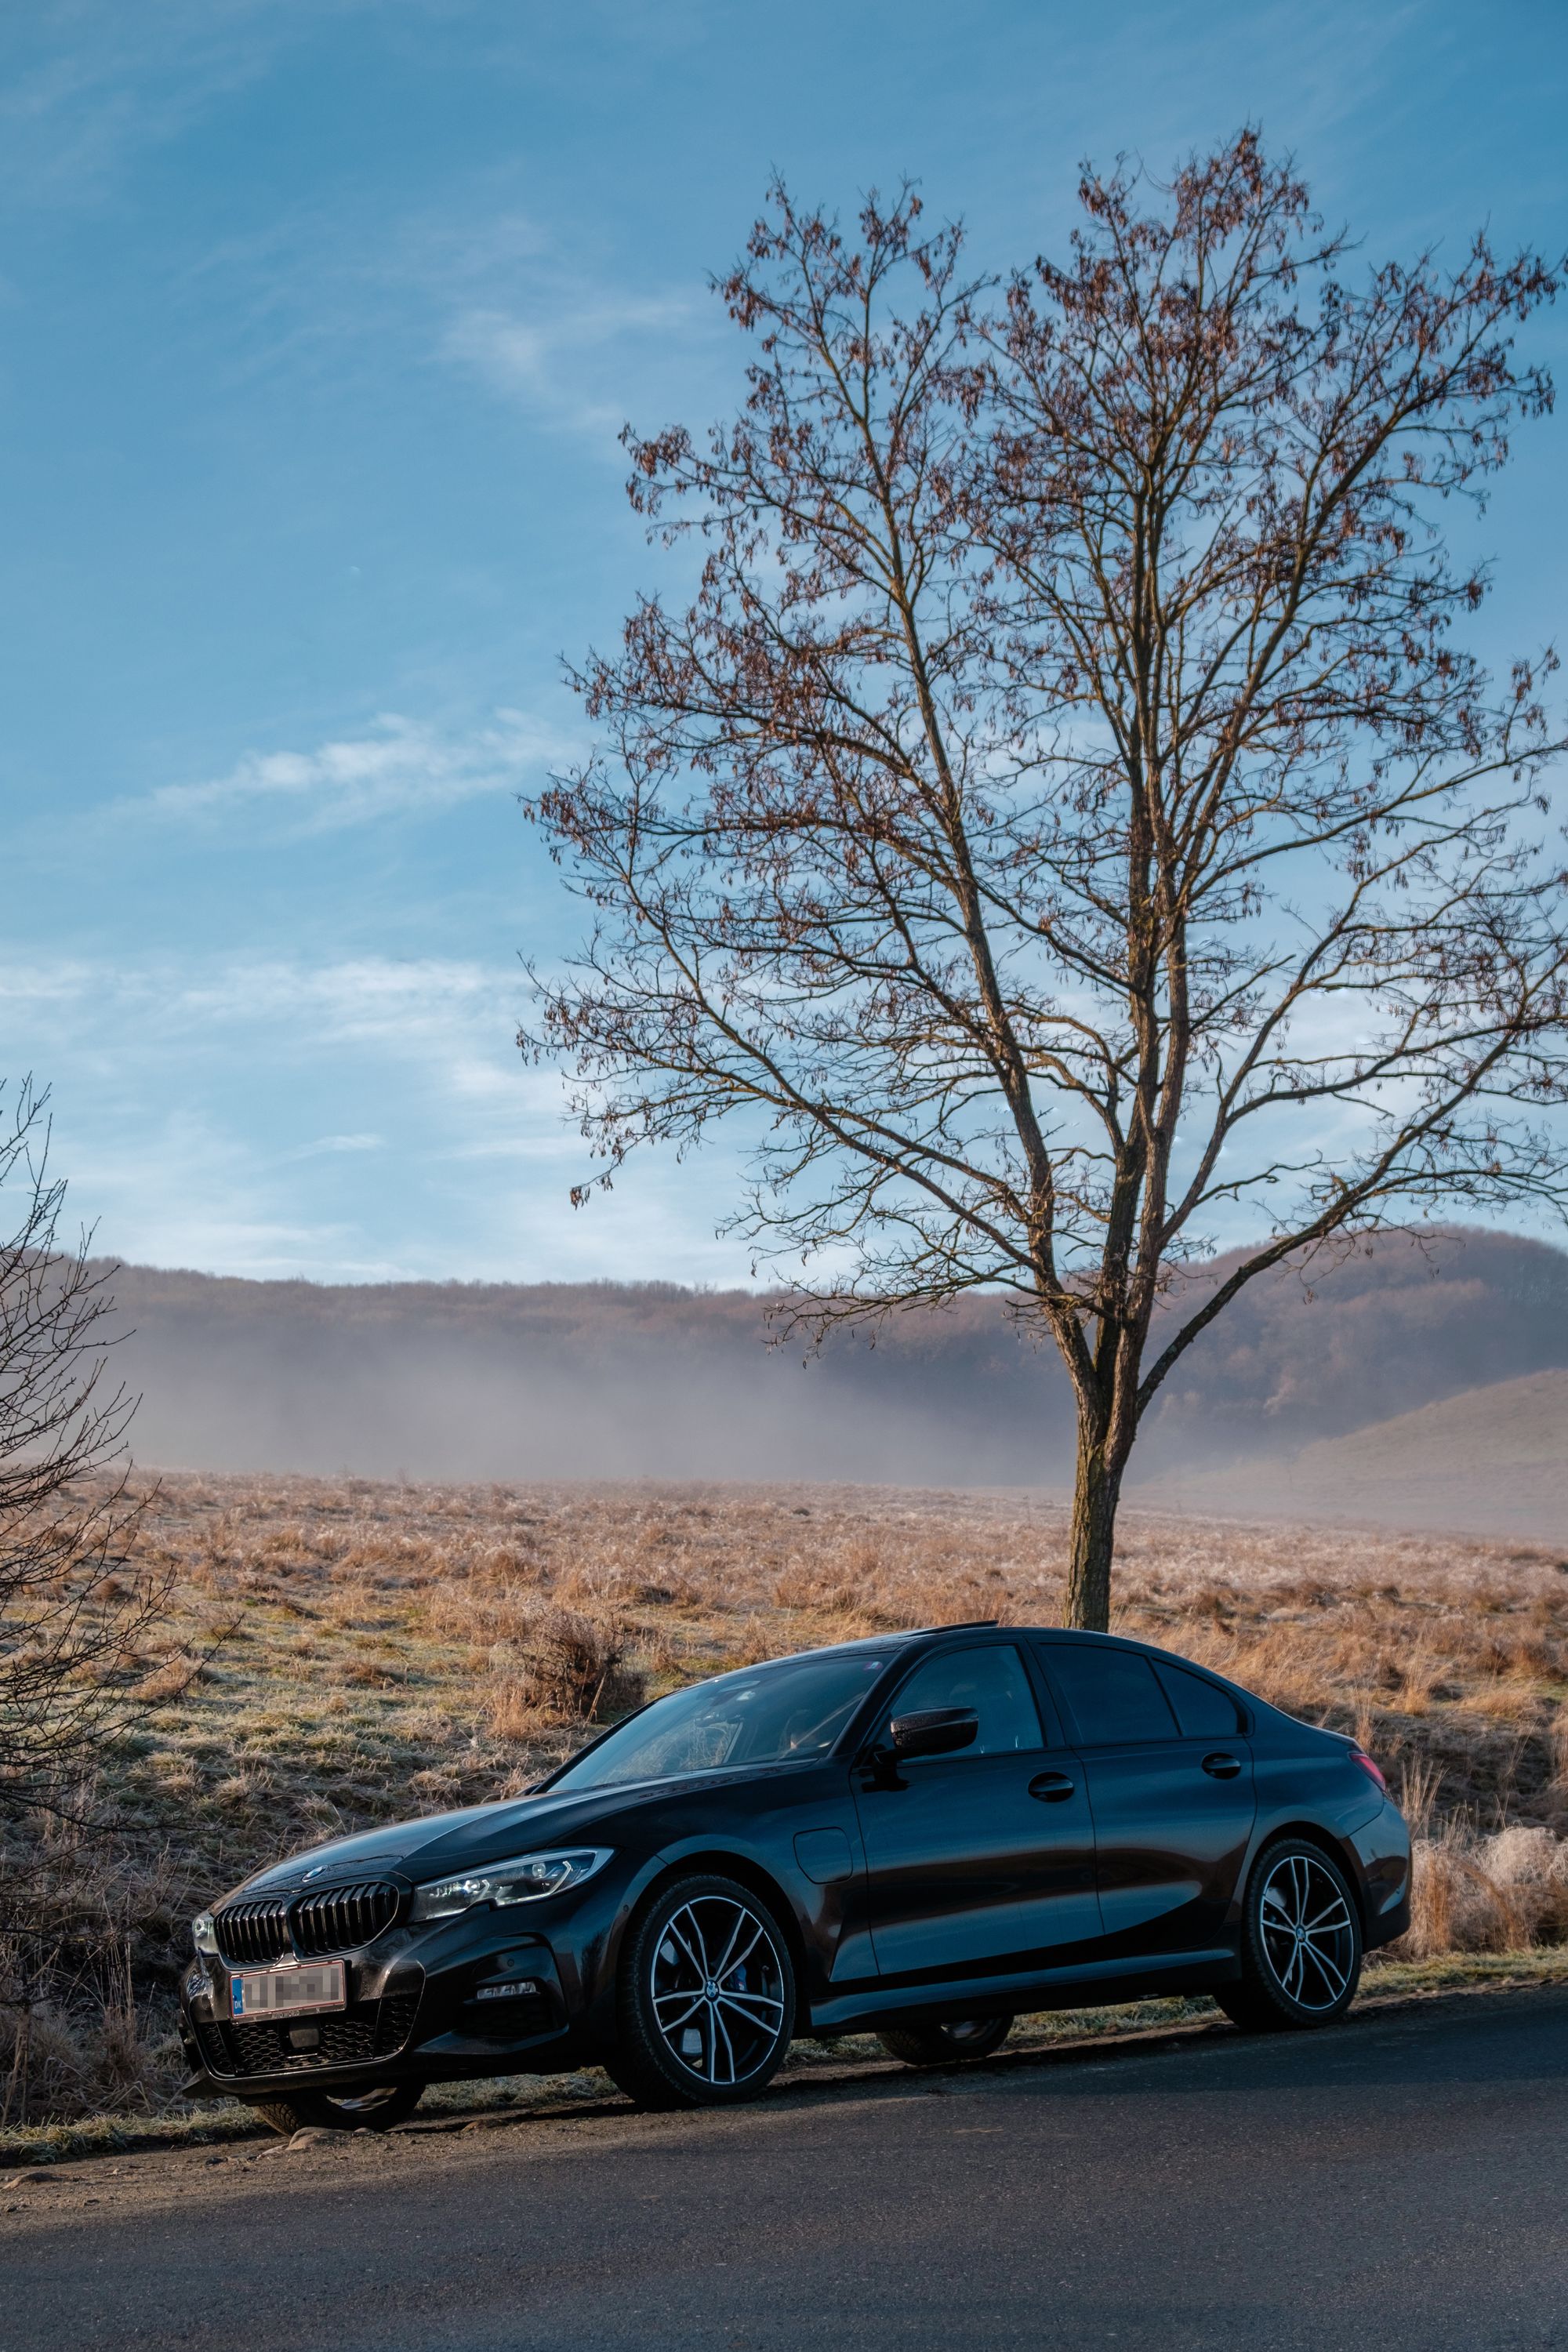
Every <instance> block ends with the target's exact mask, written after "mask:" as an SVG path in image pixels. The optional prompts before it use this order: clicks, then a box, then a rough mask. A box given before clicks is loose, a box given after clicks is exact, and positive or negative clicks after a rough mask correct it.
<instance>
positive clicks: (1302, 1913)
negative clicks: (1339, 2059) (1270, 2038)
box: [1215, 1838, 1362, 2033]
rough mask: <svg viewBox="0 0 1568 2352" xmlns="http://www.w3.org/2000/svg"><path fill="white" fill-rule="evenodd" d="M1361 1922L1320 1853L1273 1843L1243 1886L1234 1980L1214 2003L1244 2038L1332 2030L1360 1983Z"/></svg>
mask: <svg viewBox="0 0 1568 2352" xmlns="http://www.w3.org/2000/svg"><path fill="white" fill-rule="evenodd" d="M1361 1955H1362V1944H1361V1920H1360V1918H1359V1916H1358V1915H1357V1912H1356V1906H1355V1897H1354V1895H1352V1893H1351V1889H1350V1883H1349V1881H1348V1880H1347V1879H1346V1877H1345V1874H1344V1873H1343V1871H1342V1870H1341V1868H1340V1866H1339V1864H1338V1863H1336V1862H1331V1860H1330V1859H1329V1856H1328V1855H1327V1854H1326V1853H1324V1852H1323V1850H1322V1848H1321V1846H1317V1845H1310V1844H1309V1843H1307V1842H1306V1841H1305V1840H1304V1839H1300V1838H1280V1839H1279V1840H1278V1841H1277V1842H1276V1843H1275V1844H1273V1845H1270V1846H1266V1847H1265V1849H1264V1851H1263V1852H1262V1853H1260V1854H1259V1855H1258V1860H1257V1862H1256V1863H1255V1864H1253V1870H1252V1876H1251V1877H1250V1879H1249V1880H1248V1881H1247V1898H1246V1902H1245V1905H1244V1906H1243V1913H1242V1927H1241V1981H1240V1982H1239V1983H1238V1984H1228V1985H1220V1986H1218V1987H1217V1988H1216V1990H1215V2000H1216V2001H1217V2002H1218V2003H1219V2005H1220V2007H1221V2009H1223V2010H1224V2011H1225V2013H1226V2016H1227V2017H1228V2018H1229V2019H1230V2020H1231V2021H1232V2023H1233V2024H1235V2025H1239V2026H1240V2027H1241V2029H1242V2031H1243V2032H1246V2033H1279V2032H1300V2031H1301V2030H1302V2029H1303V2028H1307V2027H1310V2026H1314V2025H1329V2024H1331V2022H1332V2021H1333V2020H1334V2019H1335V2018H1336V2017H1342V2016H1343V2014H1344V2012H1345V2011H1346V2010H1347V2009H1348V2008H1349V2007H1350V2005H1351V2003H1352V2000H1354V1999H1355V1991H1356V1986H1357V1985H1358V1984H1359V1982H1360V1981H1361Z"/></svg>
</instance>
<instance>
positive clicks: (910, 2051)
mask: <svg viewBox="0 0 1568 2352" xmlns="http://www.w3.org/2000/svg"><path fill="white" fill-rule="evenodd" d="M1012 2031H1013V2020H1012V2019H1011V2018H1010V2017H964V2018H956V2017H955V2018H950V2019H949V2020H948V2021H946V2022H945V2023H943V2024H941V2025H900V2026H889V2029H888V2031H887V2032H885V2033H879V2034H878V2036H877V2039H878V2041H879V2042H880V2043H881V2045H882V2047H883V2049H884V2050H885V2051H886V2052H887V2053H888V2055H889V2058H901V2059H902V2060H903V2062H904V2064H905V2065H906V2066H951V2065H952V2064H954V2063H956V2062H957V2061H958V2060H959V2059H962V2058H989V2057H990V2055H991V2053H992V2052H993V2051H994V2050H1000V2049H1001V2047H1002V2044H1003V2043H1004V2042H1005V2041H1006V2039H1007V2036H1008V2035H1009V2034H1010V2033H1011V2032H1012Z"/></svg>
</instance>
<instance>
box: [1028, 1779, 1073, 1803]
mask: <svg viewBox="0 0 1568 2352" xmlns="http://www.w3.org/2000/svg"><path fill="white" fill-rule="evenodd" d="M1077 1787H1078V1782H1077V1781H1076V1780H1073V1779H1071V1778H1070V1776H1069V1775H1068V1773H1066V1772H1037V1773H1036V1775H1035V1777H1034V1779H1033V1780H1031V1781H1030V1783H1029V1794H1030V1796H1031V1797H1038V1799H1039V1800H1040V1802H1041V1803H1042V1804H1044V1805H1059V1804H1060V1803H1061V1801H1062V1800H1063V1798H1064V1797H1070V1796H1071V1795H1072V1794H1073V1792H1074V1790H1076V1789H1077Z"/></svg>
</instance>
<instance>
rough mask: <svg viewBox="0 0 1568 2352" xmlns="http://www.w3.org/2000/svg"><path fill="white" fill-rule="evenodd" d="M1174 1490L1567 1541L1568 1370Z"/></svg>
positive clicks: (1295, 1509) (1241, 1509) (1293, 1514)
mask: <svg viewBox="0 0 1568 2352" xmlns="http://www.w3.org/2000/svg"><path fill="white" fill-rule="evenodd" d="M1163 1491H1165V1492H1167V1493H1168V1495H1169V1496H1170V1498H1171V1499H1173V1500H1176V1501H1184V1500H1185V1501H1190V1502H1191V1503H1192V1504H1193V1505H1194V1507H1200V1508H1202V1509H1204V1510H1216V1509H1217V1510H1223V1511H1225V1512H1226V1513H1237V1514H1244V1515H1249V1516H1251V1515H1256V1516H1258V1517H1270V1518H1273V1517H1284V1518H1312V1519H1343V1520H1361V1521H1372V1522H1374V1523H1381V1524H1384V1525H1393V1526H1398V1527H1410V1528H1475V1529H1477V1530H1478V1531H1479V1532H1486V1533H1492V1534H1499V1535H1501V1534H1510V1535H1529V1536H1534V1537H1538V1538H1542V1539H1544V1540H1547V1541H1550V1542H1555V1543H1559V1544H1562V1545H1563V1548H1564V1551H1565V1553H1568V1371H1558V1372H1527V1373H1526V1374H1525V1375H1524V1376H1523V1378H1522V1379H1520V1380H1514V1381H1494V1382H1492V1383H1491V1384H1490V1385H1489V1386H1488V1387H1486V1388H1479V1389H1471V1390H1469V1391H1467V1393H1466V1394H1464V1395H1463V1396H1456V1397H1445V1398H1444V1399H1443V1401H1442V1402H1441V1403H1439V1404H1428V1405H1423V1406H1422V1407H1421V1408H1420V1410H1419V1411H1418V1412H1405V1413H1399V1414H1396V1415H1395V1416H1394V1419H1392V1420H1390V1421H1379V1422H1374V1423H1373V1424H1372V1425H1371V1426H1370V1427H1369V1428H1366V1429H1358V1430H1355V1431H1353V1432H1352V1433H1351V1434H1350V1435H1349V1436H1347V1437H1333V1438H1320V1439H1319V1440H1318V1442H1317V1443H1316V1444H1313V1445H1307V1446H1304V1447H1303V1448H1302V1449H1301V1451H1300V1453H1299V1454H1295V1455H1294V1456H1292V1457H1290V1458H1289V1459H1286V1460H1282V1461H1269V1460H1264V1461H1258V1462H1250V1463H1245V1464H1242V1465H1238V1466H1235V1467H1232V1468H1230V1469H1228V1470H1222V1471H1219V1472H1210V1473H1209V1474H1208V1475H1205V1476H1202V1477H1196V1478H1194V1479H1192V1480H1191V1481H1183V1482H1179V1483H1173V1485H1172V1486H1170V1487H1169V1488H1168V1489H1166V1490H1163Z"/></svg>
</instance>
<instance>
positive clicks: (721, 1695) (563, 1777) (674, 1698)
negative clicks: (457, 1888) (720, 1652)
mask: <svg viewBox="0 0 1568 2352" xmlns="http://www.w3.org/2000/svg"><path fill="white" fill-rule="evenodd" d="M887 1663H888V1662H887V1660H886V1658H868V1657H865V1656H862V1655H860V1654H856V1655H855V1656H854V1657H844V1656H839V1657H836V1658H823V1657H816V1658H810V1657H807V1658H786V1659H784V1660H783V1661H782V1663H781V1664H777V1665H772V1666H753V1667H752V1668H750V1669H749V1670H748V1671H747V1672H746V1673H744V1674H738V1675H719V1676H718V1677H717V1678H716V1679H715V1680H714V1681H712V1682H710V1683H694V1684H693V1685H692V1686H691V1688H690V1689H689V1690H682V1691H672V1692H671V1693H670V1695H669V1696H668V1698H661V1699H656V1700H655V1701H654V1704H653V1705H652V1706H650V1707H646V1708H645V1709H644V1710H643V1712H642V1714H641V1715H637V1716H634V1717H632V1719H631V1721H630V1722H629V1723H627V1724H625V1725H623V1726H622V1727H621V1729H620V1730H619V1731H612V1732H611V1733H610V1735H609V1737H608V1738H606V1739H603V1740H601V1741H600V1743H599V1745H598V1746H597V1747H596V1748H593V1749H591V1750H590V1752H589V1753H588V1754H587V1755H586V1756H584V1758H583V1759H581V1761H580V1762H578V1763H576V1764H569V1765H568V1766H567V1768H566V1769H565V1771H564V1772H563V1773H561V1774H560V1776H559V1777H558V1778H557V1779H556V1780H552V1782H551V1783H550V1787H551V1792H552V1794H553V1793H554V1791H555V1790H557V1789H604V1788H608V1787H611V1786H613V1785H614V1784H615V1783H616V1782H617V1781H621V1780H670V1779H673V1778H675V1777H676V1776H678V1775H679V1774H680V1773H684V1772H712V1771H716V1770H717V1769H719V1767H720V1766H721V1765H725V1764H782V1763H787V1762H788V1761H789V1760H790V1759H791V1758H792V1757H807V1756H826V1753H827V1751H828V1749H829V1748H831V1747H832V1745H833V1743H834V1741H835V1740H836V1739H837V1737H838V1735H839V1733H840V1732H841V1731H842V1730H843V1728H844V1727H845V1725H846V1724H847V1722H848V1720H849V1718H850V1717H851V1716H852V1715H853V1714H854V1712H855V1709H856V1708H857V1707H858V1706H859V1704H860V1701H861V1699H862V1698H863V1697H864V1696H865V1695H866V1693H867V1692H868V1690H869V1689H870V1687H871V1685H872V1684H873V1683H874V1682H875V1681H876V1679H877V1676H878V1675H879V1674H880V1673H881V1671H882V1668H883V1667H884V1666H885V1665H886V1664H887Z"/></svg>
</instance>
